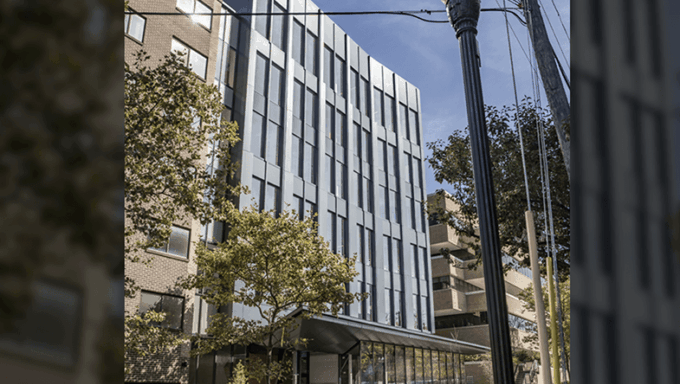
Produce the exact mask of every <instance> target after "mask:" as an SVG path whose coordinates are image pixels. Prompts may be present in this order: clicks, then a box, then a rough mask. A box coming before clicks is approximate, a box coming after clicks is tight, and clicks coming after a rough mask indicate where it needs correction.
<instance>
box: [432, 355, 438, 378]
mask: <svg viewBox="0 0 680 384" xmlns="http://www.w3.org/2000/svg"><path fill="white" fill-rule="evenodd" d="M432 382H433V383H436V384H439V352H437V351H432Z"/></svg>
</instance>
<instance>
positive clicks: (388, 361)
mask: <svg viewBox="0 0 680 384" xmlns="http://www.w3.org/2000/svg"><path fill="white" fill-rule="evenodd" d="M395 381H396V374H395V366H394V345H390V344H386V345H385V382H386V383H388V384H394V383H395Z"/></svg>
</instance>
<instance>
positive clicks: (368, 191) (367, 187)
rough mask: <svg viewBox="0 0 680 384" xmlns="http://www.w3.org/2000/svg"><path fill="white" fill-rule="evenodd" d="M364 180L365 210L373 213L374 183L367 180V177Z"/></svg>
mask: <svg viewBox="0 0 680 384" xmlns="http://www.w3.org/2000/svg"><path fill="white" fill-rule="evenodd" d="M363 179H364V187H363V192H364V194H363V199H364V209H365V210H366V211H368V212H371V213H373V198H372V196H373V183H372V182H371V180H369V179H367V178H366V177H364V178H363Z"/></svg>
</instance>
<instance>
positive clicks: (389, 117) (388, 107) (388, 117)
mask: <svg viewBox="0 0 680 384" xmlns="http://www.w3.org/2000/svg"><path fill="white" fill-rule="evenodd" d="M385 128H387V130H388V131H396V126H395V125H394V98H393V97H391V96H389V95H385Z"/></svg>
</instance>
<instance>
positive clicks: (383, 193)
mask: <svg viewBox="0 0 680 384" xmlns="http://www.w3.org/2000/svg"><path fill="white" fill-rule="evenodd" d="M378 191H379V195H378V196H379V197H378V201H379V202H380V217H381V218H383V219H386V220H389V217H388V216H387V215H388V213H387V207H388V205H387V200H388V199H389V196H388V195H387V188H385V187H384V186H382V185H379V186H378Z"/></svg>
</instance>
